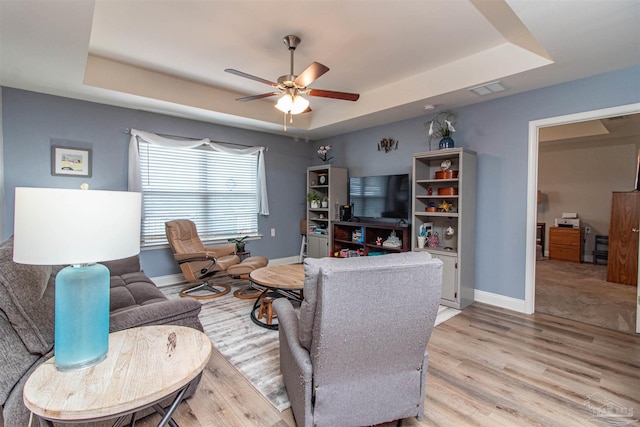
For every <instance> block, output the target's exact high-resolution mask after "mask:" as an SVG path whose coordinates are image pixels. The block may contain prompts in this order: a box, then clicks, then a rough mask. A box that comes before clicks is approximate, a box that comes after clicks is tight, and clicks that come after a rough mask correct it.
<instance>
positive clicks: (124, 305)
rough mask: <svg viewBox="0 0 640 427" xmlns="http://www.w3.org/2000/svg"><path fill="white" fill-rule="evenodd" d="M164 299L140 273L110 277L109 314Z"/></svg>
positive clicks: (154, 286) (149, 280)
mask: <svg viewBox="0 0 640 427" xmlns="http://www.w3.org/2000/svg"><path fill="white" fill-rule="evenodd" d="M166 299H167V298H166V297H165V296H164V294H163V293H162V291H160V289H158V288H157V287H156V285H155V283H153V282H152V281H151V279H149V278H148V277H147V276H146V275H145V274H144V273H143V272H142V271H137V272H135V273H126V274H123V275H121V276H112V277H111V301H110V307H109V311H110V313H117V312H118V311H120V310H125V309H130V308H132V307H139V306H142V305H148V304H153V303H156V302H160V301H165V300H166Z"/></svg>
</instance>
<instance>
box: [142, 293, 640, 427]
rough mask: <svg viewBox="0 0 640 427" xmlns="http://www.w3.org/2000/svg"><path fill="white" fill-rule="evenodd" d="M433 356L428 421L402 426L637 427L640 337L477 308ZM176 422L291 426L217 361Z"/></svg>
mask: <svg viewBox="0 0 640 427" xmlns="http://www.w3.org/2000/svg"><path fill="white" fill-rule="evenodd" d="M429 351H430V359H429V371H428V378H427V398H426V405H425V406H426V408H425V418H424V420H422V421H417V420H416V419H415V418H411V419H406V420H404V424H403V425H405V426H491V427H495V426H563V427H568V426H588V425H600V426H613V425H616V426H622V425H633V426H638V425H640V422H638V419H640V337H638V336H635V335H630V334H624V333H620V332H616V331H612V330H608V329H603V328H599V327H595V326H590V325H586V324H584V323H579V322H574V321H571V320H566V319H561V318H557V317H553V316H550V315H546V314H534V315H524V314H520V313H516V312H512V311H509V310H503V309H498V308H494V307H491V306H488V305H483V304H479V303H475V304H473V305H471V306H470V307H468V308H466V309H465V310H464V311H463V312H462V313H461V314H459V315H458V316H456V317H454V318H452V319H450V320H448V321H446V322H445V323H443V324H441V325H439V326H438V327H436V328H435V330H434V333H433V335H432V337H431V340H430V342H429ZM175 418H176V421H177V422H178V423H179V424H180V425H181V426H183V427H185V426H186V427H188V426H194V427H195V426H203V427H204V426H206V427H209V426H225V427H226V426H274V427H287V426H289V427H293V426H295V425H296V424H295V421H294V419H293V416H292V413H291V410H287V411H284V412H282V413H279V412H278V411H276V410H275V409H274V408H273V407H272V406H271V405H270V404H269V403H268V402H267V401H266V400H265V399H264V398H263V397H262V395H260V394H259V393H258V392H256V391H255V390H254V389H253V388H252V386H251V385H250V384H249V383H248V382H247V381H246V380H245V378H244V377H243V376H242V375H241V374H240V373H238V372H237V371H236V370H235V369H234V368H233V367H232V366H231V365H230V364H229V363H228V362H227V361H226V360H225V359H224V358H223V357H222V356H221V355H220V354H219V353H217V352H214V355H213V357H212V358H211V360H210V362H209V364H208V366H207V368H206V370H205V372H204V375H203V378H202V381H201V383H200V386H199V388H198V391H197V393H196V395H195V396H194V397H193V398H191V399H189V400H188V401H186V402H183V403H182V404H181V405H180V408H179V409H178V413H177V415H176V417H175ZM155 422H157V418H155V417H149V418H147V419H144V420H141V422H139V423H138V424H136V425H139V426H143V427H147V426H152V425H155ZM393 425H395V423H387V424H385V425H384V426H385V427H387V426H393Z"/></svg>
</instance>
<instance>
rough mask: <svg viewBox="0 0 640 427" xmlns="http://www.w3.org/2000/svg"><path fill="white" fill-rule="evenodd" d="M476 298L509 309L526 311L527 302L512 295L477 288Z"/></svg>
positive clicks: (520, 311)
mask: <svg viewBox="0 0 640 427" xmlns="http://www.w3.org/2000/svg"><path fill="white" fill-rule="evenodd" d="M474 300H475V301H478V302H481V303H484V304H489V305H493V306H496V307H500V308H506V309H507V310H513V311H517V312H519V313H526V310H525V304H524V300H523V299H516V298H511V297H505V296H504V295H498V294H493V293H490V292H485V291H480V290H477V289H476V290H475V292H474Z"/></svg>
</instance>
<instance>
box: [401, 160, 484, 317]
mask: <svg viewBox="0 0 640 427" xmlns="http://www.w3.org/2000/svg"><path fill="white" fill-rule="evenodd" d="M476 159H477V156H476V153H474V152H473V151H470V150H465V149H462V148H450V149H445V150H437V151H429V152H426V153H416V154H414V155H413V193H412V194H413V208H412V211H413V215H412V216H413V218H412V221H411V223H412V238H411V247H412V249H413V250H414V251H428V252H429V253H431V255H432V256H434V257H435V258H439V259H441V260H442V262H443V268H444V270H443V278H442V294H441V300H440V303H441V304H442V305H446V306H449V307H453V308H458V309H461V308H464V307H466V306H467V305H469V304H471V303H472V302H473V300H474V288H475V284H474V275H475V234H476V176H477V160H476ZM443 166H448V169H447V170H449V171H453V172H452V174H457V176H455V177H453V176H450V177H448V176H444V177H443V176H442V175H445V173H443ZM436 173H438V174H436ZM437 175H438V176H437ZM443 202H444V203H443ZM447 205H451V208H449V211H448V212H446V211H443V209H442V208H443V207H446V206H447ZM428 208H430V209H428ZM434 208H435V211H434ZM421 226H424V227H427V226H431V232H432V234H435V233H437V235H438V240H439V243H438V245H437V246H433V247H429V243H428V242H427V243H426V244H425V247H424V248H420V247H418V234H419V232H420V227H421ZM447 230H453V234H451V233H447Z"/></svg>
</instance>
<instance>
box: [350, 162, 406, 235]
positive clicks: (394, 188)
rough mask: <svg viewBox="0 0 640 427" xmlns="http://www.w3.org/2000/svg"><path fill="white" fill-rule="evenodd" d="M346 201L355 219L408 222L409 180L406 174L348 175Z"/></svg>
mask: <svg viewBox="0 0 640 427" xmlns="http://www.w3.org/2000/svg"><path fill="white" fill-rule="evenodd" d="M349 204H350V205H351V209H352V215H353V217H354V218H355V219H360V220H362V221H379V222H399V221H400V220H404V221H405V222H407V223H408V222H409V217H410V213H411V212H410V210H411V181H410V180H409V174H400V175H378V176H360V177H351V178H349Z"/></svg>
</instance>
